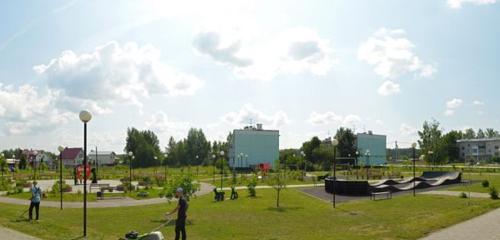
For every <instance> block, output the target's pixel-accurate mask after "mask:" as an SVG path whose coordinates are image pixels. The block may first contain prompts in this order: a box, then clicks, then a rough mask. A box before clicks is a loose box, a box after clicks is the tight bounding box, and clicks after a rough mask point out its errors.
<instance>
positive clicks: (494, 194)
mask: <svg viewBox="0 0 500 240" xmlns="http://www.w3.org/2000/svg"><path fill="white" fill-rule="evenodd" d="M490 198H491V199H494V200H496V199H498V191H497V189H496V188H495V187H490Z"/></svg>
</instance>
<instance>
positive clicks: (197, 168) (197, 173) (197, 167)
mask: <svg viewBox="0 0 500 240" xmlns="http://www.w3.org/2000/svg"><path fill="white" fill-rule="evenodd" d="M198 158H200V156H198V155H196V176H198V175H199V166H200V163H199V162H198Z"/></svg>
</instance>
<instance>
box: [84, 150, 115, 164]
mask: <svg viewBox="0 0 500 240" xmlns="http://www.w3.org/2000/svg"><path fill="white" fill-rule="evenodd" d="M88 158H89V161H90V162H91V163H92V164H99V165H115V164H116V162H115V161H116V153H115V152H113V151H97V154H96V151H95V150H92V151H90V153H89V155H88Z"/></svg>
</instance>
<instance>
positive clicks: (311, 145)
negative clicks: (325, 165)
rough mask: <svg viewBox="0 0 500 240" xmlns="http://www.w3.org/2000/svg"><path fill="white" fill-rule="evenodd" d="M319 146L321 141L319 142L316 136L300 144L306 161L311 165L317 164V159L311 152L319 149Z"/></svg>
mask: <svg viewBox="0 0 500 240" xmlns="http://www.w3.org/2000/svg"><path fill="white" fill-rule="evenodd" d="M320 145H321V140H319V138H318V137H316V136H314V137H313V138H311V140H309V141H307V142H304V143H303V144H302V147H301V150H302V151H303V152H304V154H305V155H306V160H307V161H308V162H311V163H313V164H316V163H318V159H317V158H316V156H314V155H313V152H314V150H315V149H317V148H319V146H320Z"/></svg>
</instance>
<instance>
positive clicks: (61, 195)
mask: <svg viewBox="0 0 500 240" xmlns="http://www.w3.org/2000/svg"><path fill="white" fill-rule="evenodd" d="M57 150H59V195H60V200H61V210H62V209H63V189H62V187H63V184H62V181H63V180H62V178H63V175H62V169H63V164H62V153H63V151H64V147H63V146H59V147H58V148H57Z"/></svg>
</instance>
